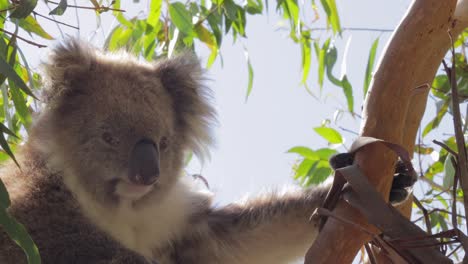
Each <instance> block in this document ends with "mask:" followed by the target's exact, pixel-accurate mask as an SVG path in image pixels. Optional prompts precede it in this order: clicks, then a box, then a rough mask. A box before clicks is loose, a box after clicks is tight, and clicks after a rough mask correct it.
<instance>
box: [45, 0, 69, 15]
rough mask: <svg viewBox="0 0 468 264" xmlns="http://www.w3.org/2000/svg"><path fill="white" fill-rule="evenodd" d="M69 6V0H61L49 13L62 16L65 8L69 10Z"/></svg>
mask: <svg viewBox="0 0 468 264" xmlns="http://www.w3.org/2000/svg"><path fill="white" fill-rule="evenodd" d="M67 7H68V1H67V0H60V2H59V4H58V5H57V7H55V8H54V9H52V10H51V11H50V12H49V15H57V16H61V15H63V13H65V10H67Z"/></svg>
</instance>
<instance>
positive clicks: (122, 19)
mask: <svg viewBox="0 0 468 264" xmlns="http://www.w3.org/2000/svg"><path fill="white" fill-rule="evenodd" d="M112 2H113V5H112V7H113V8H115V9H120V0H114V1H112ZM112 14H113V15H114V17H115V18H117V21H119V23H120V24H122V25H124V26H126V27H127V28H131V27H132V25H133V24H132V22H130V21H129V20H128V19H127V18H125V16H124V15H123V14H122V12H119V11H113V12H112Z"/></svg>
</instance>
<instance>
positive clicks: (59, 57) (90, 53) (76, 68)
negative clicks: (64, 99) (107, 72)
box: [43, 38, 96, 103]
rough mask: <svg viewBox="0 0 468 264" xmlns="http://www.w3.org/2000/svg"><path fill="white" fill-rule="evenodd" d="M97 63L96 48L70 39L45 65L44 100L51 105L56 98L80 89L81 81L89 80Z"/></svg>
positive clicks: (61, 45) (55, 51) (59, 46)
mask: <svg viewBox="0 0 468 264" xmlns="http://www.w3.org/2000/svg"><path fill="white" fill-rule="evenodd" d="M95 61H96V55H95V51H94V48H92V47H91V46H89V45H88V44H85V43H84V42H81V41H79V40H77V39H73V38H70V39H68V40H67V41H65V42H64V43H62V44H60V45H58V46H56V47H55V48H54V49H52V51H51V55H50V56H49V59H48V62H47V63H44V64H43V67H44V71H45V73H46V74H45V76H46V80H45V84H46V87H45V90H44V94H43V100H44V101H45V102H46V103H49V102H50V101H51V100H53V99H54V98H56V97H59V96H61V95H63V94H65V93H68V92H72V91H71V90H73V89H79V87H75V86H79V85H74V84H77V83H79V82H80V80H81V79H83V78H87V77H88V75H89V72H90V71H91V70H92V67H93V65H94V64H95Z"/></svg>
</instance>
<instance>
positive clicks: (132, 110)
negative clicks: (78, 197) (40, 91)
mask: <svg viewBox="0 0 468 264" xmlns="http://www.w3.org/2000/svg"><path fill="white" fill-rule="evenodd" d="M44 69H45V75H46V82H45V90H44V98H43V100H44V102H45V107H44V109H43V110H42V112H41V114H40V117H39V118H38V120H37V122H36V124H35V125H34V127H33V130H32V132H31V141H32V142H33V144H34V145H35V146H38V147H39V148H40V149H41V150H42V151H43V152H45V153H46V155H47V156H48V157H49V162H50V163H51V164H53V166H54V167H55V168H57V169H60V170H63V171H64V175H65V181H70V183H69V184H78V185H80V186H82V187H83V188H84V190H86V191H88V192H89V193H90V194H92V195H93V197H95V198H96V199H97V200H99V201H110V202H112V201H115V200H116V199H117V200H119V199H131V200H139V199H143V198H144V197H148V196H152V195H158V193H164V192H165V191H167V190H169V189H170V188H171V187H172V186H173V184H174V182H175V181H176V180H177V178H178V177H179V176H180V175H181V173H182V169H183V160H184V156H185V154H186V153H187V152H188V151H193V152H194V153H196V154H197V155H203V154H206V151H207V147H208V146H209V144H210V143H211V137H210V133H209V126H210V123H211V122H212V120H213V118H214V111H213V109H212V108H211V106H210V105H209V104H208V103H207V97H208V95H207V93H209V91H208V90H207V89H206V88H205V87H204V86H203V85H202V81H203V79H202V77H203V76H202V69H201V67H200V64H199V62H198V60H197V59H196V58H195V57H194V56H192V55H187V54H186V55H182V56H179V57H177V58H174V59H169V60H163V61H159V62H155V63H153V64H151V63H144V62H139V61H138V60H137V59H136V58H134V57H131V56H130V55H128V54H124V53H121V54H109V53H104V52H100V51H97V50H96V49H94V48H92V47H90V46H87V45H86V44H83V43H80V42H79V41H76V40H69V41H68V42H67V43H66V44H63V45H61V46H58V47H56V48H55V49H54V50H53V52H52V55H51V56H50V59H49V62H48V63H47V64H45V67H44Z"/></svg>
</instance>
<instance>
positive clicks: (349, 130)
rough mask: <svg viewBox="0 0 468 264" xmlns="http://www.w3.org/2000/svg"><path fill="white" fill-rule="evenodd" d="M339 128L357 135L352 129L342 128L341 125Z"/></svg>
mask: <svg viewBox="0 0 468 264" xmlns="http://www.w3.org/2000/svg"><path fill="white" fill-rule="evenodd" d="M339 128H340V129H341V130H343V131H345V132H348V133H351V134H353V135H359V134H358V133H356V132H354V131H352V130H351V129H347V128H344V127H342V126H340V127H339Z"/></svg>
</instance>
